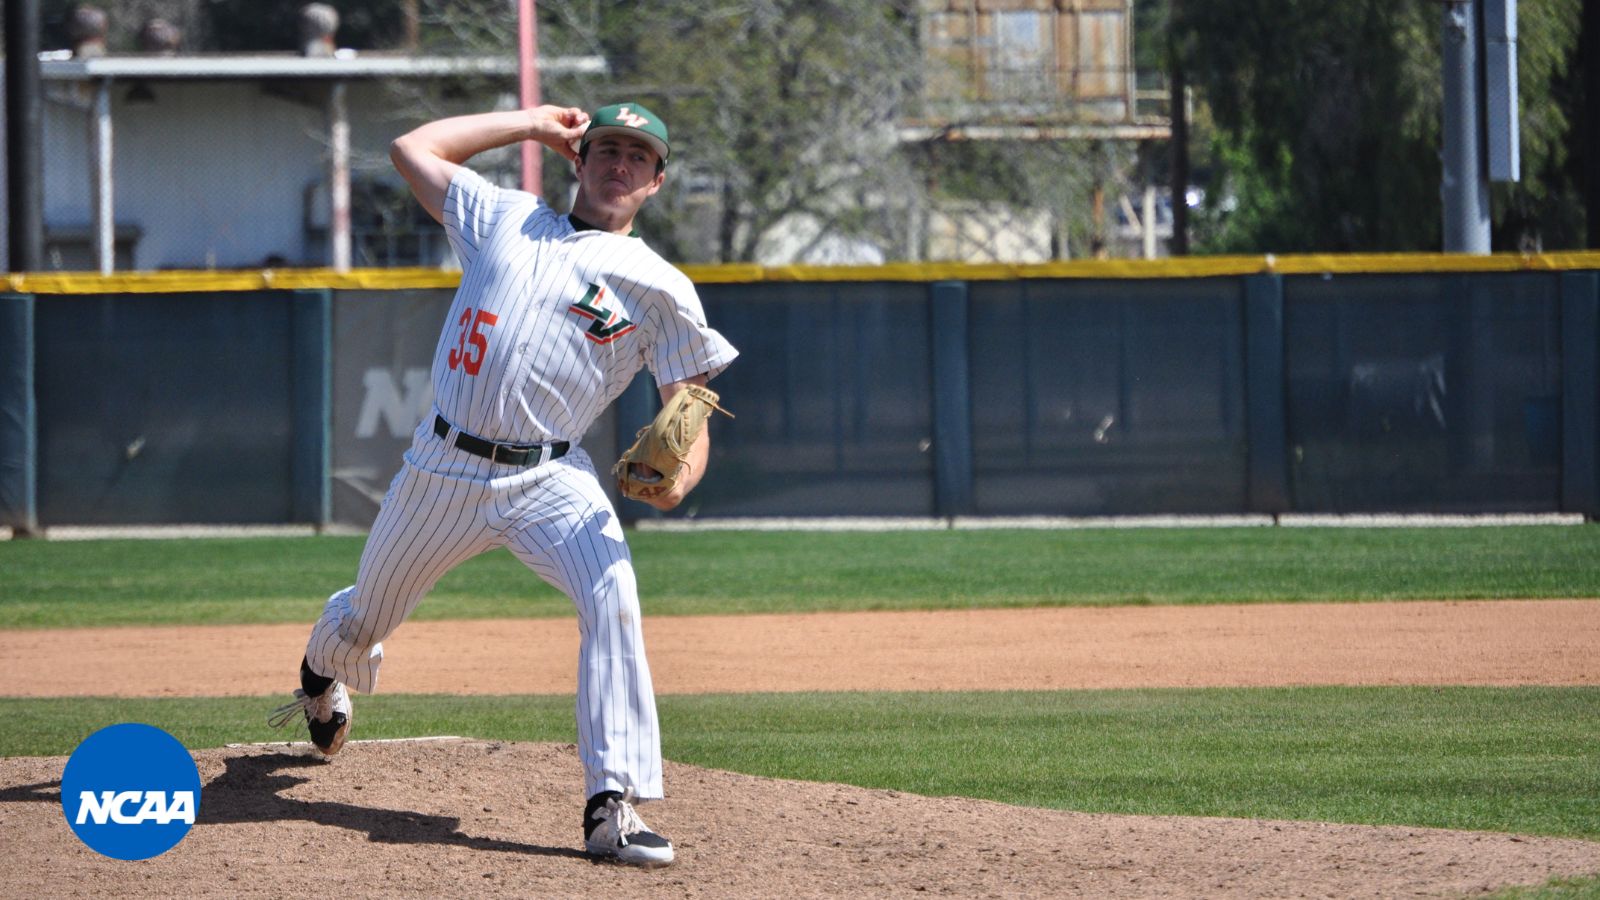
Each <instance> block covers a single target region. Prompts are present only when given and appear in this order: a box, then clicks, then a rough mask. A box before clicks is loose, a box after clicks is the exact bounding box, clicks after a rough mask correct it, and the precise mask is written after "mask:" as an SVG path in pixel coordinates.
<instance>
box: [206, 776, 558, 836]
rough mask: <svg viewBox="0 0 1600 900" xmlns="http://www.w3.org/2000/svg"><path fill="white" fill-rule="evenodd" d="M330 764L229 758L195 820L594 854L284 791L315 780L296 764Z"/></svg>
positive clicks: (450, 819)
mask: <svg viewBox="0 0 1600 900" xmlns="http://www.w3.org/2000/svg"><path fill="white" fill-rule="evenodd" d="M324 765H327V763H325V762H323V761H322V760H319V759H315V758H313V757H309V756H301V755H297V754H292V753H273V754H266V755H262V756H240V757H234V758H232V759H229V760H227V761H226V766H227V768H226V770H225V771H224V772H223V773H222V774H221V775H219V776H217V777H216V778H213V779H212V780H211V782H210V783H209V784H207V785H206V786H205V789H204V791H203V793H202V794H201V798H200V814H199V818H198V820H197V821H196V822H195V824H196V825H226V824H230V823H238V822H283V821H296V820H298V821H305V822H313V823H315V824H318V825H332V826H334V827H337V828H349V829H351V830H353V831H364V832H366V833H367V836H368V839H369V840H372V841H374V842H377V843H382V844H442V845H449V846H457V847H467V848H470V849H473V850H493V851H499V852H502V853H526V854H531V855H535V856H562V857H570V858H574V859H589V857H588V855H587V854H585V853H583V852H582V851H580V850H576V849H572V848H568V847H544V846H540V845H538V844H523V843H518V842H516V841H504V840H496V839H494V838H484V837H473V836H472V835H469V834H462V833H461V831H460V828H461V820H460V819H458V818H455V817H454V816H434V815H427V814H424V813H415V812H406V811H404V810H393V809H376V808H373V807H369V806H356V805H354V804H350V803H337V802H331V801H323V800H295V799H291V798H288V797H284V796H282V792H283V791H286V790H288V789H289V788H292V787H294V786H295V785H297V784H302V783H304V782H305V781H307V780H309V779H306V778H301V777H298V776H296V775H294V774H292V770H294V769H306V768H314V767H317V766H324Z"/></svg>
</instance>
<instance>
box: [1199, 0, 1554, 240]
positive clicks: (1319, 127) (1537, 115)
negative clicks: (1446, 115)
mask: <svg viewBox="0 0 1600 900" xmlns="http://www.w3.org/2000/svg"><path fill="white" fill-rule="evenodd" d="M1579 4H1580V0H1523V2H1522V3H1521V4H1519V23H1518V30H1519V38H1520V42H1519V46H1518V50H1519V69H1518V71H1519V82H1520V85H1519V86H1520V90H1519V96H1520V101H1521V122H1522V157H1523V174H1524V179H1523V181H1522V182H1521V183H1520V184H1517V185H1515V186H1510V187H1503V188H1497V189H1496V191H1495V194H1494V197H1495V201H1496V202H1495V204H1494V207H1495V209H1494V212H1495V219H1496V221H1497V223H1498V224H1499V229H1498V234H1497V246H1500V247H1502V248H1504V247H1505V245H1506V244H1508V243H1510V244H1514V245H1526V244H1528V243H1530V242H1532V243H1540V242H1541V234H1542V231H1541V229H1545V228H1553V229H1554V231H1555V234H1556V235H1557V236H1560V239H1562V240H1565V239H1566V238H1565V234H1566V232H1567V231H1568V229H1569V226H1567V225H1562V224H1561V219H1560V217H1559V216H1556V217H1549V216H1546V215H1545V214H1544V213H1543V212H1542V211H1543V210H1546V209H1548V208H1549V206H1550V205H1551V204H1552V203H1553V202H1555V201H1554V200H1553V199H1552V196H1553V192H1554V193H1558V194H1562V195H1563V196H1564V195H1565V194H1566V193H1568V192H1569V188H1568V186H1566V185H1565V184H1564V183H1560V182H1559V181H1556V180H1552V179H1553V177H1554V176H1553V173H1556V172H1559V171H1560V170H1561V169H1562V167H1563V163H1564V154H1565V152H1566V151H1565V149H1564V144H1565V142H1566V140H1567V137H1566V136H1567V134H1568V131H1569V128H1570V125H1571V116H1570V114H1569V112H1568V110H1567V109H1565V108H1564V107H1563V105H1562V102H1561V98H1559V97H1557V96H1555V95H1553V93H1552V84H1553V83H1554V82H1555V81H1556V80H1557V79H1559V78H1560V77H1561V76H1562V74H1563V73H1564V72H1565V71H1566V69H1567V67H1568V66H1569V64H1570V60H1571V57H1572V52H1573V48H1574V45H1575V43H1576V35H1577V22H1578V14H1579V11H1580V5H1579ZM1440 17H1441V12H1440V9H1439V6H1438V5H1437V4H1435V3H1394V2H1392V0H1344V2H1337V3H1335V2H1329V0H1208V2H1205V3H1185V4H1183V5H1182V6H1181V7H1180V8H1179V9H1178V10H1177V11H1176V12H1175V13H1174V17H1173V27H1174V28H1175V29H1176V31H1177V33H1178V35H1179V36H1180V38H1181V41H1180V46H1182V47H1183V48H1184V51H1185V54H1184V58H1183V60H1182V64H1183V65H1184V66H1185V71H1186V74H1187V75H1188V77H1189V78H1190V80H1191V83H1193V84H1194V85H1195V86H1196V88H1197V90H1198V91H1199V93H1200V94H1201V96H1202V97H1203V98H1204V100H1205V101H1206V102H1207V103H1208V104H1209V107H1210V110H1211V112H1212V114H1213V115H1214V119H1215V124H1216V133H1215V138H1214V139H1215V144H1216V146H1215V147H1214V148H1213V149H1214V151H1215V154H1216V162H1217V164H1218V165H1217V168H1216V169H1215V173H1214V174H1215V176H1216V179H1217V181H1216V182H1214V183H1213V184H1211V185H1210V186H1209V188H1210V190H1209V191H1208V205H1207V209H1206V210H1205V216H1204V218H1203V221H1202V223H1201V224H1200V226H1199V227H1198V228H1197V231H1198V232H1199V234H1198V235H1197V236H1198V237H1199V238H1200V240H1201V244H1202V246H1203V247H1204V248H1205V249H1207V250H1211V251H1235V252H1260V251H1274V252H1285V251H1355V250H1437V249H1438V248H1439V244H1440V231H1441V224H1440V219H1441V215H1442V213H1441V206H1440V197H1439V181H1440V163H1439V158H1438V152H1439V146H1440V143H1439V142H1440V102H1441V86H1440V77H1441V68H1440V30H1441V21H1440ZM1569 218H1570V217H1569ZM1543 243H1548V241H1547V240H1546V241H1543ZM1508 249H1514V247H1512V248H1508Z"/></svg>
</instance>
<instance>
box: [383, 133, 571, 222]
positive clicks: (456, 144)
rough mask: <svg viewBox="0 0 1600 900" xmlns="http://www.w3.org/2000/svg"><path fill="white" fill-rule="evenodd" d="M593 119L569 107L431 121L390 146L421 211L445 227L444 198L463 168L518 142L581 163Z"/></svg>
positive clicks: (390, 156)
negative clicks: (583, 139) (536, 145)
mask: <svg viewBox="0 0 1600 900" xmlns="http://www.w3.org/2000/svg"><path fill="white" fill-rule="evenodd" d="M588 121H589V114H588V113H586V112H584V111H583V110H581V109H577V108H574V107H566V106H540V107H536V108H534V109H518V110H508V111H506V112H491V113H479V114H477V115H471V116H455V117H453V118H449V119H440V120H438V121H436V122H429V123H428V124H426V125H423V126H421V127H420V128H417V129H415V130H413V131H409V132H407V133H405V134H403V135H401V136H400V137H398V138H395V140H394V143H392V144H390V145H389V159H390V160H392V161H393V162H394V167H395V169H396V170H397V171H399V172H400V175H401V177H403V178H404V179H405V180H406V183H407V184H410V185H411V193H413V194H415V195H416V197H417V201H418V202H419V203H421V204H422V208H423V209H426V210H427V211H428V215H430V216H433V219H434V221H436V222H440V223H443V222H444V197H445V192H446V191H448V190H449V189H450V180H451V179H452V178H454V177H455V174H456V170H457V169H458V168H460V166H461V164H462V163H464V162H466V161H467V160H469V159H471V158H472V157H474V156H476V155H478V154H479V153H482V152H483V151H485V150H491V149H493V148H495V147H504V146H505V145H507V144H514V143H516V142H518V141H538V142H539V143H541V144H544V145H545V146H546V147H549V148H550V149H552V150H554V151H556V152H557V153H560V154H561V155H562V156H564V157H566V158H567V159H569V160H570V159H576V158H577V151H576V150H574V149H573V148H574V147H575V146H576V144H577V141H578V139H579V138H581V137H582V136H583V128H584V126H585V125H586V124H588Z"/></svg>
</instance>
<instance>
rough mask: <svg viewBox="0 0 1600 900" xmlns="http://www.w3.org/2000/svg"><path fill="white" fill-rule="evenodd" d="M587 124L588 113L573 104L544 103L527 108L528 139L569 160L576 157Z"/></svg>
mask: <svg viewBox="0 0 1600 900" xmlns="http://www.w3.org/2000/svg"><path fill="white" fill-rule="evenodd" d="M588 124H589V114H588V113H586V112H584V111H583V110H581V109H578V108H577V107H575V106H554V105H545V106H536V107H534V108H533V109H530V110H528V127H529V134H528V137H529V139H530V140H535V141H538V142H539V143H541V144H544V145H545V146H546V147H549V148H550V149H552V150H554V151H556V152H557V153H559V154H561V155H562V156H565V157H566V158H567V159H569V160H576V159H577V158H578V144H579V142H580V141H581V140H582V139H583V131H584V127H585V126H587V125H588Z"/></svg>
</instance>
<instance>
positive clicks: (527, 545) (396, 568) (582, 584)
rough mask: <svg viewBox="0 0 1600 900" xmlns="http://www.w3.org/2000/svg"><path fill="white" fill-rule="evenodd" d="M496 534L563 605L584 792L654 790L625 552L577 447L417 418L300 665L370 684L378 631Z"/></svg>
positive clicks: (496, 542) (657, 757)
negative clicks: (546, 447) (351, 567)
mask: <svg viewBox="0 0 1600 900" xmlns="http://www.w3.org/2000/svg"><path fill="white" fill-rule="evenodd" d="M431 422H432V417H429V419H428V422H427V423H424V424H425V425H428V424H430V423H431ZM450 437H451V438H452V439H453V438H454V432H452V433H451V435H450ZM501 546H504V547H506V548H507V549H509V550H510V551H511V553H512V554H513V555H515V556H516V557H517V558H518V559H520V560H521V561H522V562H523V564H524V565H526V566H527V567H528V568H530V569H532V570H533V571H534V572H535V573H537V574H538V575H539V577H541V578H543V579H544V580H545V581H547V582H549V583H550V584H551V585H553V586H554V587H556V588H557V589H559V590H561V591H562V592H563V593H565V594H566V595H567V596H568V597H570V598H571V599H572V602H573V605H574V606H575V607H576V608H577V611H578V627H579V629H580V637H581V643H580V649H579V652H578V698H577V718H578V754H579V757H580V759H581V761H582V763H583V769H584V777H585V782H586V788H587V793H586V796H593V795H594V794H595V793H596V792H598V791H603V790H614V791H622V790H625V789H626V788H628V787H632V788H633V790H634V793H635V794H636V795H637V796H638V797H639V798H640V799H641V800H647V799H655V798H659V797H661V796H662V786H661V737H660V726H659V721H658V719H657V717H656V705H655V692H654V688H653V686H652V684H651V681H650V668H649V665H648V663H647V662H646V660H645V654H644V635H643V631H642V629H641V626H640V622H639V597H638V588H637V584H636V582H635V580H634V573H633V563H632V559H631V557H630V555H629V553H628V545H627V543H626V542H625V541H624V539H623V534H622V524H621V522H620V521H619V520H618V519H617V516H616V513H615V511H614V510H613V509H612V507H611V502H610V500H609V498H607V497H606V495H605V492H604V491H603V490H602V489H601V487H600V482H599V480H598V479H597V478H596V476H595V471H594V464H593V463H592V462H591V461H590V459H589V456H588V454H586V453H585V452H584V451H583V450H582V449H579V448H573V450H572V451H571V452H570V453H568V455H566V456H564V457H562V458H561V459H558V460H555V461H553V462H549V463H546V464H544V465H542V466H538V467H535V468H531V469H530V468H521V467H515V466H507V465H501V464H497V463H492V462H490V461H489V460H486V459H482V458H480V457H477V456H473V455H471V454H468V453H466V452H465V451H462V450H458V449H455V448H454V447H451V446H450V445H449V444H448V443H446V441H444V440H442V439H440V438H438V437H436V436H435V435H434V434H433V432H432V430H431V428H426V427H424V428H419V429H418V431H417V435H416V439H415V440H414V441H413V443H412V447H411V449H410V450H409V451H407V453H406V463H405V465H404V466H402V468H401V470H400V472H399V474H397V475H396V476H395V478H394V481H393V483H391V484H390V486H389V492H388V494H387V495H386V496H385V497H384V500H383V505H382V507H381V508H380V510H379V512H378V518H377V520H376V521H374V522H373V526H372V531H371V533H370V534H369V535H368V538H367V544H366V548H365V550H363V551H362V554H361V565H360V569H359V571H358V573H357V575H356V583H355V584H354V585H353V586H351V587H348V588H345V589H344V590H342V591H339V592H338V593H336V594H334V595H333V596H332V597H330V598H328V604H327V606H326V607H325V608H324V610H323V613H322V617H321V618H320V619H318V621H317V624H316V625H315V627H314V628H313V629H312V633H311V639H310V641H309V642H308V644H307V647H306V659H307V661H308V662H309V663H310V664H311V668H312V670H313V671H315V672H317V673H318V674H320V675H323V676H324V677H329V678H335V679H337V680H339V681H341V682H344V683H345V684H346V685H348V686H350V687H351V688H354V689H355V690H358V691H362V692H371V691H372V690H374V689H375V688H376V687H377V683H378V669H379V666H380V665H381V664H382V662H383V643H382V642H383V640H384V638H386V637H388V636H389V635H390V634H392V633H393V632H394V630H395V629H396V628H398V627H399V626H400V623H401V622H403V621H405V619H406V617H407V616H409V615H410V614H411V612H412V610H414V609H416V607H417V604H418V603H419V602H420V601H421V600H422V598H423V596H424V595H425V594H427V592H428V591H429V590H430V589H432V587H433V586H434V584H435V583H437V582H438V580H439V579H440V578H442V577H443V576H444V574H445V573H446V572H448V571H450V569H452V568H454V567H455V566H456V565H459V564H460V563H462V562H464V561H466V560H468V559H470V558H472V557H474V556H477V555H478V554H480V553H483V552H485V551H488V550H492V549H494V548H496V547H501ZM468 652H470V650H469V651H468Z"/></svg>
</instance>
